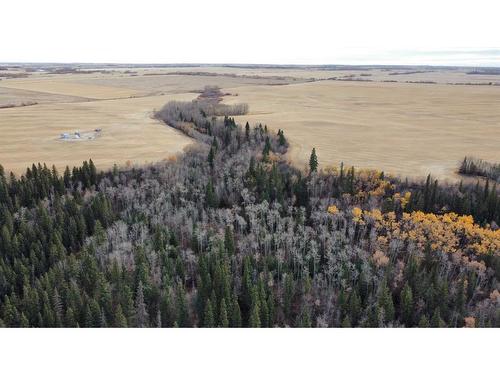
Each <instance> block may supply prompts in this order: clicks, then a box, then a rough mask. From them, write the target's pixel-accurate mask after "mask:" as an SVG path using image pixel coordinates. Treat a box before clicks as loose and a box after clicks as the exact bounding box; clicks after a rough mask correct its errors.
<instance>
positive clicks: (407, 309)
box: [400, 282, 413, 327]
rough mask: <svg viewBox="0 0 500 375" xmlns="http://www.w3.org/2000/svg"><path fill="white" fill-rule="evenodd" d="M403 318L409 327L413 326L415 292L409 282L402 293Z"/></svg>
mask: <svg viewBox="0 0 500 375" xmlns="http://www.w3.org/2000/svg"><path fill="white" fill-rule="evenodd" d="M400 300H401V318H402V320H403V322H404V324H405V325H406V326H407V327H411V326H412V324H413V292H412V290H411V287H410V285H409V284H408V282H407V283H406V284H405V286H404V288H403V290H402V291H401V297H400Z"/></svg>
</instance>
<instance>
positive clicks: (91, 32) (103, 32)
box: [0, 0, 500, 66]
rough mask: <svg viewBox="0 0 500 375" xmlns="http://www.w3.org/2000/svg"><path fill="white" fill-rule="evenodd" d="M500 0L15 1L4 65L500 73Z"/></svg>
mask: <svg viewBox="0 0 500 375" xmlns="http://www.w3.org/2000/svg"><path fill="white" fill-rule="evenodd" d="M498 3H500V1H498V0H474V1H460V0H452V1H448V0H432V1H430V0H418V1H417V0H414V1H413V0H412V1H405V0H397V1H396V0H394V1H393V0H372V1H366V0H363V1H361V0H344V1H333V0H330V1H319V0H307V1H293V0H288V1H272V0H249V1H245V2H243V1H237V0H205V1H192V0H179V1H172V0H160V1H153V0H140V1H127V0H121V1H109V0H108V1H106V0H85V1H79V0H72V1H68V0H43V1H42V0H15V1H14V0H13V1H3V2H2V4H1V5H0V61H2V62H95V63H99V62H115V63H268V64H377V63H378V64H439V65H450V64H451V65H483V66H484V65H490V66H491V65H495V66H500V61H499V60H500V21H499V18H498V17H499V14H500V5H499V4H498Z"/></svg>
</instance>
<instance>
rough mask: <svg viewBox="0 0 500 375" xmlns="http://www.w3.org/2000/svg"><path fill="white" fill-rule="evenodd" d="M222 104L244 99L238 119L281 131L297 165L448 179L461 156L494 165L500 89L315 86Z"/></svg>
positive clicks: (251, 90)
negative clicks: (313, 161) (313, 158)
mask: <svg viewBox="0 0 500 375" xmlns="http://www.w3.org/2000/svg"><path fill="white" fill-rule="evenodd" d="M236 92H237V93H238V97H228V98H227V99H225V102H228V103H233V102H246V103H248V104H249V106H250V113H249V114H248V115H246V116H242V117H241V118H240V121H247V120H248V121H249V122H250V123H254V122H262V123H265V124H267V125H268V126H269V127H270V128H272V129H273V130H275V131H277V130H278V129H279V128H281V129H284V131H285V135H286V136H287V137H288V139H289V140H290V142H291V145H292V152H291V157H292V159H293V160H294V161H296V162H299V163H303V164H305V163H306V162H307V160H308V158H309V155H310V152H311V149H312V148H313V147H316V150H317V153H318V157H319V161H320V166H322V167H325V166H328V165H338V164H339V163H340V162H341V161H344V163H345V164H347V165H354V166H356V167H357V168H360V167H361V168H376V169H381V170H384V171H386V172H389V173H392V174H397V175H402V176H409V177H421V176H425V175H427V174H428V173H432V174H433V175H434V176H436V177H441V178H443V177H444V178H449V179H455V178H457V176H456V174H455V171H456V169H457V164H458V163H459V161H460V160H461V159H463V157H464V156H465V155H474V156H476V157H480V158H483V159H485V160H491V161H495V162H497V161H499V160H500V106H499V105H498V103H500V87H488V86H451V85H425V84H407V83H382V82H335V81H321V82H313V83H304V84H296V85H289V86H266V87H257V86H247V87H240V88H238V89H237V90H236Z"/></svg>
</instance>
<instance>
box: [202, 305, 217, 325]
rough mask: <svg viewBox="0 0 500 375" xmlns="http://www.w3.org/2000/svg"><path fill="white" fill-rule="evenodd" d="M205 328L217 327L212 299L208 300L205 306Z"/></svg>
mask: <svg viewBox="0 0 500 375" xmlns="http://www.w3.org/2000/svg"><path fill="white" fill-rule="evenodd" d="M203 326H204V327H206V328H212V327H215V321H214V311H213V309H212V303H211V302H210V299H208V300H207V303H206V304H205V313H204V315H203Z"/></svg>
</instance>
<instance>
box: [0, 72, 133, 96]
mask: <svg viewBox="0 0 500 375" xmlns="http://www.w3.org/2000/svg"><path fill="white" fill-rule="evenodd" d="M0 86H2V87H5V88H12V89H20V90H28V91H36V92H41V93H48V94H56V95H67V96H68V95H69V96H77V97H82V98H89V99H116V98H129V97H131V96H140V95H142V93H141V92H140V91H138V90H133V89H126V88H119V87H112V86H109V85H96V84H90V83H88V84H87V83H80V82H76V80H75V81H73V80H68V79H61V78H59V77H58V78H55V79H50V78H44V79H18V80H9V81H6V82H0Z"/></svg>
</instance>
